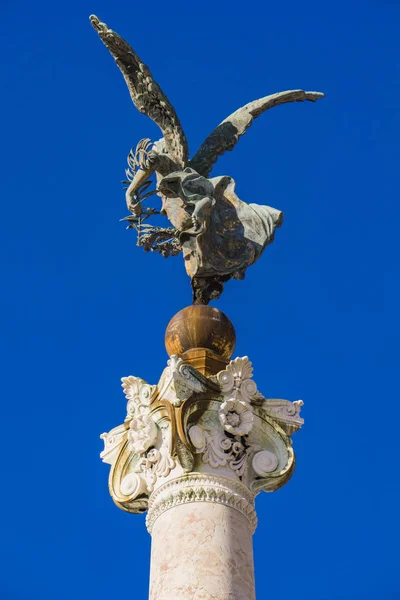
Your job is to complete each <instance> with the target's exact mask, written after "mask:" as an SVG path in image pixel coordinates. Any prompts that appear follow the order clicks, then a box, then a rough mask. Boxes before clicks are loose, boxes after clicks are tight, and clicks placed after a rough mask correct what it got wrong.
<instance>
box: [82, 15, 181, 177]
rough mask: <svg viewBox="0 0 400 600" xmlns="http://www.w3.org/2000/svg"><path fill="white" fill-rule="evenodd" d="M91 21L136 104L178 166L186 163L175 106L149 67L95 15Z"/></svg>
mask: <svg viewBox="0 0 400 600" xmlns="http://www.w3.org/2000/svg"><path fill="white" fill-rule="evenodd" d="M90 22H91V23H92V25H93V27H94V28H95V30H96V31H97V33H98V34H99V37H100V39H101V41H102V42H103V43H104V45H105V46H106V47H107V48H108V50H109V52H110V53H111V55H112V56H113V57H114V59H115V62H116V63H117V65H118V67H119V69H120V71H121V73H122V75H123V76H124V79H125V81H126V84H127V86H128V89H129V93H130V95H131V98H132V101H133V103H134V105H135V106H136V108H137V109H138V110H139V111H140V112H141V113H144V114H145V115H147V116H148V117H150V118H151V119H152V120H153V121H154V122H155V123H157V125H158V126H159V127H160V129H161V131H162V134H163V136H164V139H165V145H166V150H167V152H168V153H169V154H170V156H171V157H172V158H173V159H174V160H175V161H176V162H177V163H178V164H179V165H181V166H185V165H186V163H187V159H188V145H187V141H186V137H185V134H184V132H183V129H182V126H181V124H180V122H179V119H178V117H177V114H176V112H175V109H174V107H173V106H172V105H171V104H170V102H169V100H168V98H167V97H166V96H165V94H164V93H163V91H162V90H161V88H160V86H159V85H158V84H157V83H156V82H155V81H154V79H153V76H152V74H151V72H150V69H149V68H148V67H147V66H146V65H145V64H144V63H143V62H142V61H141V60H140V58H139V57H138V55H137V54H136V53H135V52H134V51H133V50H132V48H131V47H130V46H129V44H128V43H127V42H125V40H123V39H122V38H121V37H120V36H119V35H118V34H117V33H115V31H112V29H109V28H108V27H107V25H106V24H105V23H101V22H100V20H99V19H98V18H97V17H96V16H95V15H91V17H90Z"/></svg>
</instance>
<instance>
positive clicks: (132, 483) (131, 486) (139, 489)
mask: <svg viewBox="0 0 400 600" xmlns="http://www.w3.org/2000/svg"><path fill="white" fill-rule="evenodd" d="M120 488H121V492H122V493H123V494H124V495H125V496H129V497H130V499H131V500H134V499H135V498H137V496H139V495H140V494H142V493H143V492H145V491H146V486H145V484H144V481H143V479H142V478H141V477H140V476H139V475H138V474H137V473H128V475H125V477H124V478H123V480H122V481H121V486H120Z"/></svg>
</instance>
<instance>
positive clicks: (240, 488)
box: [146, 473, 257, 533]
mask: <svg viewBox="0 0 400 600" xmlns="http://www.w3.org/2000/svg"><path fill="white" fill-rule="evenodd" d="M189 502H215V503H218V504H224V505H226V506H230V507H232V508H235V509H236V510H238V511H239V512H241V513H242V514H243V515H244V516H245V517H246V518H247V519H248V521H249V523H250V527H251V530H252V531H253V532H254V530H255V528H256V526H257V516H256V513H255V510H254V495H253V494H252V493H251V492H250V491H249V490H248V489H247V487H246V486H244V485H243V484H242V483H240V482H239V481H237V480H236V481H235V480H234V479H230V478H229V477H222V476H219V475H210V474H204V473H190V474H187V475H185V476H184V477H178V478H176V479H173V480H172V481H169V482H167V483H165V484H163V485H162V486H160V487H159V488H158V489H157V490H156V491H154V492H153V494H151V496H150V499H149V507H148V514H147V518H146V525H147V529H148V531H149V533H151V531H152V528H153V525H154V522H155V521H156V519H157V518H158V517H159V516H160V515H161V514H162V513H163V512H165V511H166V510H168V509H170V508H173V507H174V506H179V505H180V504H186V503H189Z"/></svg>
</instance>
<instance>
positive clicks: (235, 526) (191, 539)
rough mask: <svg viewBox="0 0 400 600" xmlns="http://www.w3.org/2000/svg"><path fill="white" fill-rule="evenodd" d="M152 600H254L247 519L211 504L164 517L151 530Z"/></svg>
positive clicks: (187, 507) (199, 504) (180, 508)
mask: <svg viewBox="0 0 400 600" xmlns="http://www.w3.org/2000/svg"><path fill="white" fill-rule="evenodd" d="M150 600H255V591H254V564H253V545H252V532H251V530H250V524H249V521H248V519H247V518H246V517H245V516H244V515H243V514H241V513H240V512H239V511H238V510H236V509H235V508H232V507H230V506H226V505H223V504H217V503H211V502H192V503H187V504H182V505H179V506H175V507H173V508H170V509H169V510H166V511H165V512H163V513H162V514H161V515H160V516H159V517H158V518H157V519H156V521H155V522H154V525H153V528H152V550H151V571H150Z"/></svg>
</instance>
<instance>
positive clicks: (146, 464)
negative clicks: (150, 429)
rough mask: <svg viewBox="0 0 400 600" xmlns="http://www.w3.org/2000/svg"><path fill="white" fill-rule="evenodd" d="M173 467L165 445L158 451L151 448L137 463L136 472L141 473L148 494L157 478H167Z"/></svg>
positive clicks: (173, 463)
mask: <svg viewBox="0 0 400 600" xmlns="http://www.w3.org/2000/svg"><path fill="white" fill-rule="evenodd" d="M174 467H175V460H174V459H173V458H172V457H171V455H170V453H169V450H168V448H166V446H165V445H162V446H161V448H160V450H157V448H152V449H151V450H149V451H148V452H147V454H146V456H145V457H144V458H142V459H141V460H140V461H139V463H138V471H139V472H142V473H143V475H144V478H145V480H146V484H147V489H148V491H149V492H152V491H153V489H154V485H155V483H156V481H157V478H158V477H167V476H168V475H169V474H170V472H171V470H172V469H173V468H174Z"/></svg>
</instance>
